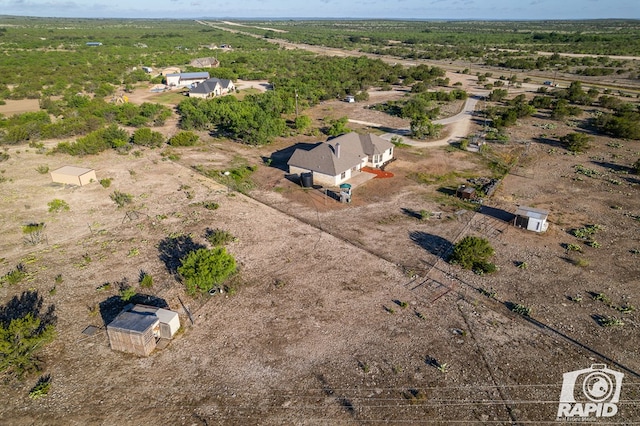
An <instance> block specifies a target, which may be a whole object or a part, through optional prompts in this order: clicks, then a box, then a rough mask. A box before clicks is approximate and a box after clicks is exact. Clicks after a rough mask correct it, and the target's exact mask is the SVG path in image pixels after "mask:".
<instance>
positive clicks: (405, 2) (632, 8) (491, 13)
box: [0, 0, 640, 19]
mask: <svg viewBox="0 0 640 426" xmlns="http://www.w3.org/2000/svg"><path fill="white" fill-rule="evenodd" d="M0 14H1V15H27V16H56V17H90V18H199V17H207V18H241V17H244V18H277V17H287V18H400V19H402V18H413V19H596V18H634V19H640V0H220V1H217V0H213V1H211V0H102V1H64V0H63V1H57V0H0Z"/></svg>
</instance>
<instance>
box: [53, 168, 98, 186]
mask: <svg viewBox="0 0 640 426" xmlns="http://www.w3.org/2000/svg"><path fill="white" fill-rule="evenodd" d="M51 180H52V181H53V182H55V183H64V184H65V185H78V186H83V185H86V184H88V183H91V182H96V181H97V180H98V178H96V172H95V170H93V169H86V168H84V167H76V166H63V167H60V168H59V169H56V170H54V171H52V172H51Z"/></svg>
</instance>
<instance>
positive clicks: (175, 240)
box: [158, 234, 206, 275]
mask: <svg viewBox="0 0 640 426" xmlns="http://www.w3.org/2000/svg"><path fill="white" fill-rule="evenodd" d="M202 248H206V247H205V246H204V245H202V244H200V243H196V242H195V241H193V239H192V238H191V236H190V235H184V234H183V235H178V236H177V237H167V238H165V239H164V240H162V241H160V244H158V251H159V252H160V254H159V255H158V257H159V258H160V260H161V261H162V262H163V263H164V265H165V266H166V268H167V270H168V271H169V272H170V273H172V274H174V275H175V274H176V273H177V272H178V267H179V266H180V259H183V258H184V257H185V256H186V255H188V254H189V253H191V252H192V251H195V250H199V249H202Z"/></svg>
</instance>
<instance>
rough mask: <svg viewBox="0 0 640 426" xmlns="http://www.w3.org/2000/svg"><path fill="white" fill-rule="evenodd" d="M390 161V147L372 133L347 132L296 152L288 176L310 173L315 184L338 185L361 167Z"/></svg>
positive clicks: (391, 152) (381, 164) (391, 147)
mask: <svg viewBox="0 0 640 426" xmlns="http://www.w3.org/2000/svg"><path fill="white" fill-rule="evenodd" d="M392 159H393V144H392V143H391V142H389V141H386V140H384V139H382V138H381V137H379V136H377V135H373V134H359V133H356V132H351V133H347V134H345V135H342V136H339V137H337V138H334V139H331V140H329V141H327V142H322V143H320V144H318V145H316V146H315V147H314V148H313V149H311V150H309V151H307V150H303V149H296V150H295V151H294V153H293V155H292V156H291V158H290V159H289V161H288V162H287V165H288V166H289V173H292V174H300V175H302V174H303V173H312V174H313V179H314V181H315V182H316V183H318V184H322V185H327V186H338V185H340V184H341V183H343V182H345V181H347V180H349V179H350V178H351V177H352V176H354V175H355V174H356V173H358V172H359V171H360V170H361V169H362V168H363V167H365V166H368V167H373V168H380V167H382V166H384V165H385V164H386V163H388V162H389V161H391V160H392Z"/></svg>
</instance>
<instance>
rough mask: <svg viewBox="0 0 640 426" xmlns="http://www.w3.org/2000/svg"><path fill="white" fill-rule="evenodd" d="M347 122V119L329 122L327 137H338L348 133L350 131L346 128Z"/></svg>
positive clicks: (342, 118)
mask: <svg viewBox="0 0 640 426" xmlns="http://www.w3.org/2000/svg"><path fill="white" fill-rule="evenodd" d="M348 121H349V119H348V118H347V117H340V118H338V119H337V120H330V121H329V128H328V129H327V135H329V136H340V135H343V134H345V133H349V132H350V131H351V129H349V128H348V127H347V122H348Z"/></svg>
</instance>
